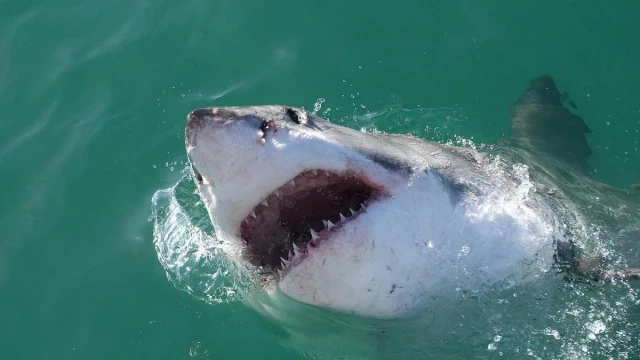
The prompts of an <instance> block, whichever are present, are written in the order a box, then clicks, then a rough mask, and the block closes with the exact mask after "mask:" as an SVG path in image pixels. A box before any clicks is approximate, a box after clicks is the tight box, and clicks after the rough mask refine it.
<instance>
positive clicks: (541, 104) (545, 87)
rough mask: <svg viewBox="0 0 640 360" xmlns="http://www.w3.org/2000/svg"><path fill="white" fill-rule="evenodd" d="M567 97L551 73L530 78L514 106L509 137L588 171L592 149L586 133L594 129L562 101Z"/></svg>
mask: <svg viewBox="0 0 640 360" xmlns="http://www.w3.org/2000/svg"><path fill="white" fill-rule="evenodd" d="M565 100H567V99H566V94H560V92H559V91H558V88H557V87H556V84H555V82H554V81H553V79H552V78H551V77H550V76H548V75H543V76H540V77H538V78H535V79H533V80H531V81H530V82H529V87H528V88H527V89H526V90H525V91H524V93H523V94H522V95H521V96H520V97H519V98H518V99H517V100H516V102H515V103H514V104H513V105H512V106H511V111H510V118H511V129H510V137H511V140H512V141H513V143H514V145H516V146H518V147H520V148H523V149H525V150H527V151H530V152H532V153H534V154H535V153H545V154H548V155H551V156H553V157H555V158H557V159H559V160H562V161H564V162H566V163H567V164H569V165H571V166H572V167H574V168H575V169H576V170H578V171H580V172H583V173H589V172H590V171H591V168H590V167H589V164H588V163H587V159H588V157H589V156H590V155H591V149H590V148H589V145H588V144H587V140H586V138H585V134H588V133H591V130H589V127H588V126H587V125H586V124H585V123H584V121H583V120H582V118H580V117H579V116H578V115H575V114H573V113H572V112H571V111H569V110H568V109H567V108H566V107H565V106H564V105H563V103H564V101H565ZM570 104H572V105H573V103H572V102H570ZM573 106H574V107H575V105H573Z"/></svg>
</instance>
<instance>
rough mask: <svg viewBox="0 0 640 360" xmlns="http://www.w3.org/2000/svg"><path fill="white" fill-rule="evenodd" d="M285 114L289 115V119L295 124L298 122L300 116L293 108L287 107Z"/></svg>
mask: <svg viewBox="0 0 640 360" xmlns="http://www.w3.org/2000/svg"><path fill="white" fill-rule="evenodd" d="M287 116H289V117H290V118H291V121H293V122H294V123H296V124H298V125H299V124H300V118H299V117H298V113H296V111H295V110H293V109H292V108H287Z"/></svg>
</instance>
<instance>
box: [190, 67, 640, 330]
mask: <svg viewBox="0 0 640 360" xmlns="http://www.w3.org/2000/svg"><path fill="white" fill-rule="evenodd" d="M563 97H564V96H563V95H562V94H561V93H560V92H559V91H558V90H557V88H556V85H555V83H554V81H553V79H552V78H551V77H549V76H546V75H545V76H541V77H539V78H536V79H533V80H531V81H530V84H529V87H528V88H527V89H526V90H525V91H524V93H523V94H522V95H521V96H520V97H519V98H518V99H517V101H516V102H515V103H514V104H513V105H512V107H511V111H510V121H511V128H510V134H509V135H510V136H509V139H507V140H506V141H503V142H502V143H500V144H497V145H496V146H500V147H502V148H503V149H505V151H506V153H511V154H516V155H514V156H513V159H509V158H508V156H507V157H505V158H504V159H503V161H504V162H506V163H507V165H513V166H514V168H515V169H525V172H528V174H529V175H530V176H531V178H532V179H529V178H528V177H526V176H525V178H520V179H517V178H514V177H512V176H508V175H504V174H500V172H499V171H497V170H496V166H495V164H493V163H492V162H490V161H488V160H487V159H486V158H485V157H484V156H483V155H482V154H480V153H479V152H478V151H476V150H475V149H472V148H463V147H457V146H452V145H446V144H440V143H434V142H429V141H424V140H421V139H418V138H415V137H411V136H408V135H394V134H383V133H365V132H362V131H358V130H355V129H351V128H347V127H343V126H339V125H336V124H332V123H330V122H328V121H326V120H323V119H321V118H319V117H318V116H316V115H315V114H312V113H309V112H306V111H305V110H304V109H300V108H294V107H289V106H279V105H278V106H275V105H274V106H271V105H270V106H246V107H218V108H200V109H197V110H194V111H192V112H190V113H189V114H188V115H187V119H186V129H185V137H186V138H185V143H186V150H187V154H188V157H189V160H190V164H191V171H192V176H193V179H194V181H195V183H196V186H197V189H198V192H199V194H200V197H201V199H202V201H203V203H204V205H205V207H206V209H207V211H208V213H209V217H210V219H211V222H212V224H213V226H214V229H215V233H216V237H218V238H219V239H222V240H224V241H226V242H228V243H229V244H231V247H232V248H233V249H235V251H231V252H229V254H227V256H228V257H230V258H231V259H232V260H233V261H235V262H236V263H237V264H239V265H240V266H239V268H241V269H244V268H252V269H259V271H257V272H255V275H254V277H255V280H256V283H258V284H259V285H260V286H261V287H262V289H264V291H265V292H266V293H276V292H280V293H283V294H285V295H286V296H288V297H289V298H292V299H294V300H296V301H298V302H300V303H305V304H309V305H312V306H317V307H320V308H327V309H333V310H338V311H344V312H348V313H352V314H356V315H361V316H368V317H376V318H402V317H406V316H409V315H410V314H412V313H414V312H416V311H419V310H420V309H421V308H422V307H424V306H425V304H428V303H429V301H430V299H432V298H435V297H439V298H442V297H444V298H446V296H451V295H453V294H455V292H456V291H459V290H460V289H470V290H478V289H482V288H483V286H484V287H486V286H492V285H496V284H519V283H526V282H528V281H536V279H539V278H540V277H541V276H544V275H545V274H547V273H549V272H550V271H553V270H554V269H556V271H557V273H561V274H564V276H565V278H569V277H571V278H589V279H595V280H598V281H603V282H606V281H616V280H617V279H624V278H626V279H637V278H638V277H639V275H640V271H638V270H637V269H635V268H625V267H617V268H615V267H611V266H608V265H607V259H606V256H605V255H604V254H599V253H597V252H596V253H593V251H591V250H586V249H584V248H583V247H582V245H581V244H582V243H583V242H584V241H583V240H581V239H582V238H583V237H584V234H583V233H584V231H583V230H584V229H585V228H587V227H588V225H589V223H590V222H591V221H592V220H593V219H592V218H590V217H589V216H590V215H589V214H587V213H585V212H584V211H583V210H582V209H584V208H585V207H582V206H577V205H576V204H575V203H574V202H573V200H571V197H570V196H569V195H567V194H565V193H564V191H563V190H562V187H561V186H558V185H557V184H556V182H557V179H558V176H557V175H554V170H553V169H552V168H553V166H552V165H549V164H554V161H559V163H561V164H568V168H569V169H571V171H569V174H570V175H572V176H574V177H575V178H577V179H580V181H582V182H587V183H589V184H595V185H593V186H594V187H597V188H601V189H602V191H605V192H610V193H613V194H614V195H615V196H620V197H621V198H623V197H627V196H628V197H633V196H634V194H633V193H632V192H631V191H629V192H627V191H624V190H622V189H616V188H613V187H610V186H606V185H604V184H600V183H598V182H597V181H595V180H592V179H590V177H589V175H588V174H589V172H590V171H591V170H590V168H589V165H588V163H587V158H588V156H589V155H590V154H591V150H590V149H589V146H588V144H587V142H586V139H585V134H587V133H589V132H590V131H589V128H588V127H587V126H586V124H585V123H584V122H583V120H582V119H581V118H580V117H579V116H577V115H575V114H573V113H572V112H571V111H569V110H568V109H567V108H566V107H565V106H564V101H565V100H566V99H564V98H563ZM515 159H519V161H516V160H515ZM527 159H529V160H532V161H531V162H530V163H526V161H527ZM540 159H555V160H549V161H547V162H545V161H543V160H540ZM523 164H524V165H523ZM545 164H547V165H545ZM525 165H526V166H525ZM523 166H524V167H523ZM566 176H569V175H566ZM523 179H524V180H523ZM598 184H599V185H598ZM532 187H535V190H534V191H531V188H532ZM633 237H635V235H633ZM638 240H640V239H638ZM590 251H591V252H590Z"/></svg>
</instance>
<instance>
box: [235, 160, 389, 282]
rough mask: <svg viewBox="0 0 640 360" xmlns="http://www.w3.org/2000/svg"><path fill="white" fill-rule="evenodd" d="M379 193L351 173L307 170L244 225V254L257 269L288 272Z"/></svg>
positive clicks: (255, 210)
mask: <svg viewBox="0 0 640 360" xmlns="http://www.w3.org/2000/svg"><path fill="white" fill-rule="evenodd" d="M381 194H382V191H381V190H380V189H378V188H377V187H375V186H374V185H372V184H370V183H369V182H368V181H367V180H366V179H364V178H362V177H360V176H357V175H355V174H349V173H345V174H336V173H332V172H327V171H323V170H316V171H306V172H303V173H301V174H299V175H298V176H296V177H295V178H294V179H292V180H291V181H289V182H288V183H287V184H285V185H284V186H282V187H280V188H279V189H277V190H276V191H275V192H274V193H272V194H271V195H269V196H268V197H267V198H266V199H264V201H262V202H261V203H260V204H258V205H257V206H256V207H255V208H254V210H253V211H252V212H251V213H250V214H249V216H247V218H246V219H245V220H244V221H242V224H241V226H240V233H241V236H242V238H243V239H244V240H245V241H246V246H247V247H246V250H247V251H246V256H247V257H248V260H249V261H250V262H251V263H252V264H254V265H257V266H265V267H270V268H271V269H272V270H274V271H275V270H276V269H286V267H287V266H289V265H290V264H291V262H294V263H297V262H299V261H301V260H302V259H303V258H304V257H305V256H306V255H307V254H308V251H309V247H311V248H314V247H316V246H318V244H319V243H320V241H323V240H324V239H327V238H328V237H329V236H330V234H331V233H332V232H333V231H335V230H336V229H337V228H339V227H341V226H343V225H344V224H346V223H347V222H349V221H352V220H353V219H354V218H356V217H357V216H358V215H360V213H362V212H363V211H364V210H365V207H366V205H367V204H368V203H370V202H371V201H373V200H374V199H376V198H377V197H378V196H380V195H381Z"/></svg>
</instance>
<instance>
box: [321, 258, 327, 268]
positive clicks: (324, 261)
mask: <svg viewBox="0 0 640 360" xmlns="http://www.w3.org/2000/svg"><path fill="white" fill-rule="evenodd" d="M326 262H327V259H326V258H325V259H324V260H322V266H324V263H326Z"/></svg>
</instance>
